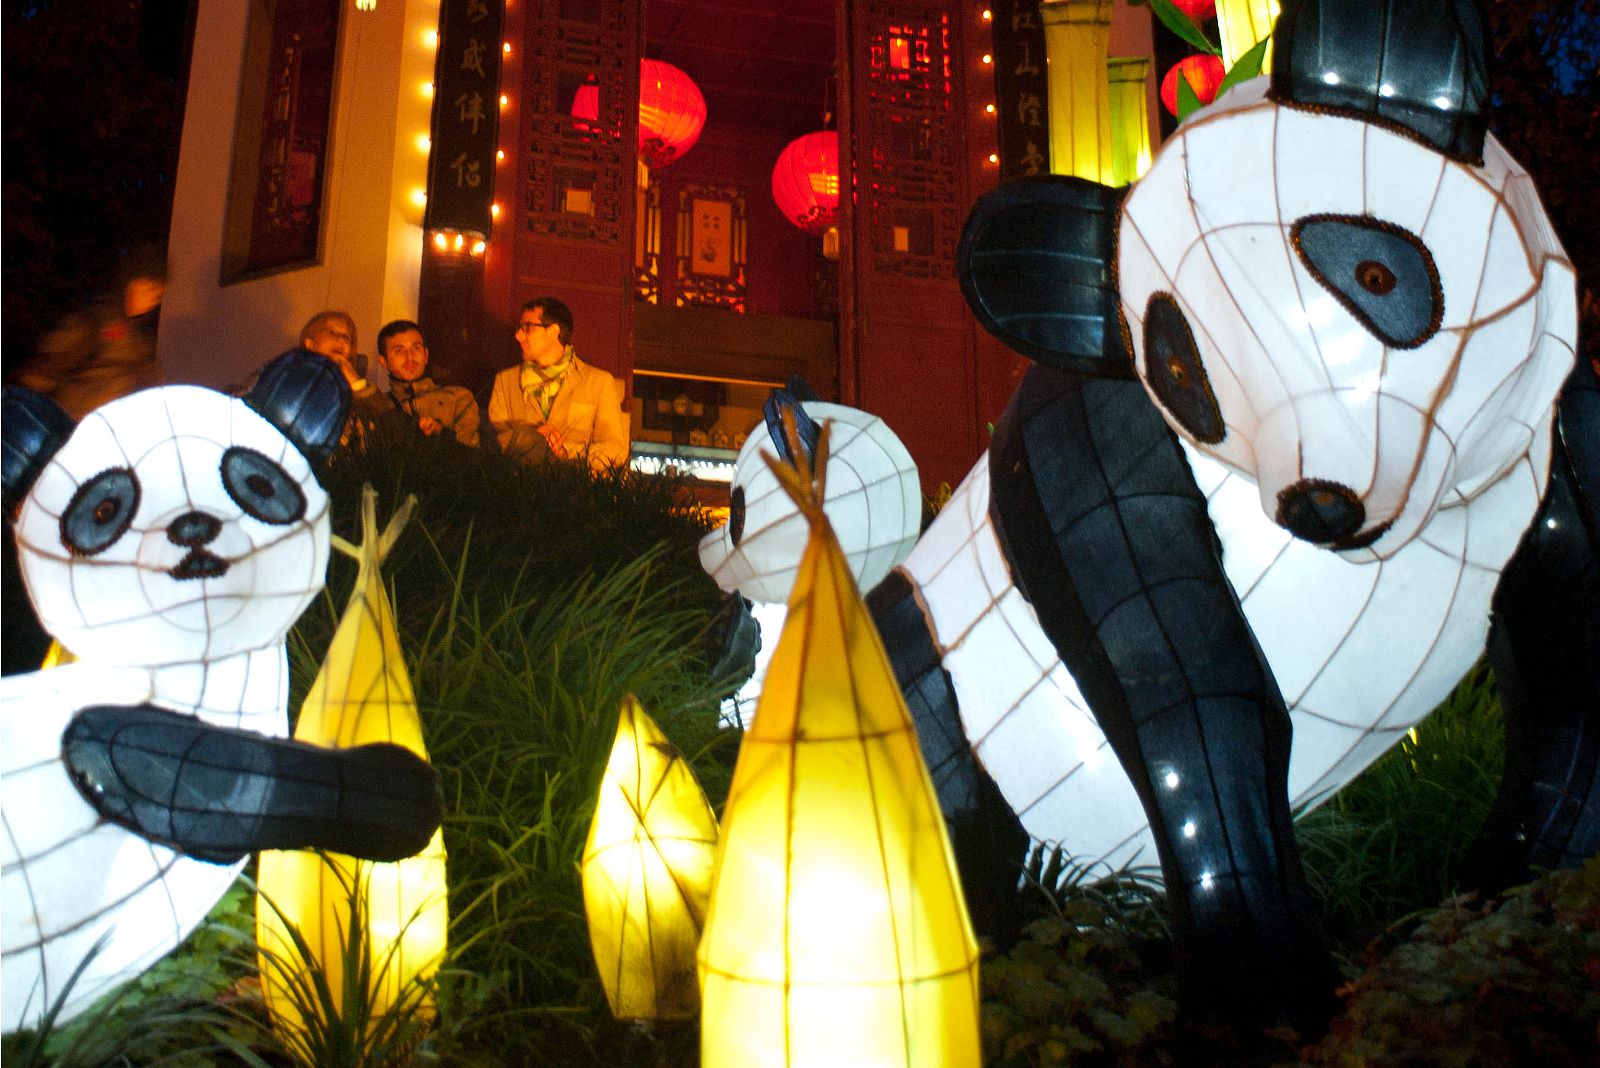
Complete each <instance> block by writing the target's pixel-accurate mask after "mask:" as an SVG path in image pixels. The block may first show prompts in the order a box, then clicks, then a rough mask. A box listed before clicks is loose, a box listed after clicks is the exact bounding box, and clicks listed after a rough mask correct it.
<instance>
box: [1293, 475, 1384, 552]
mask: <svg viewBox="0 0 1600 1068" xmlns="http://www.w3.org/2000/svg"><path fill="white" fill-rule="evenodd" d="M1366 518H1367V509H1366V506H1364V505H1363V504H1362V503H1361V499H1360V498H1359V497H1357V496H1356V491H1355V490H1353V489H1351V488H1350V487H1349V486H1345V485H1341V484H1340V483H1338V482H1327V481H1324V480H1323V479H1320V478H1304V479H1301V480H1300V481H1299V482H1296V483H1295V484H1294V485H1292V486H1289V487H1286V488H1285V489H1283V490H1280V491H1279V493H1278V515H1277V523H1278V525H1279V526H1280V527H1282V528H1283V529H1284V530H1287V531H1288V532H1289V533H1290V534H1293V535H1294V536H1295V537H1297V538H1299V539H1301V540H1302V541H1309V542H1314V543H1315V544H1317V545H1329V544H1332V543H1333V542H1337V541H1343V540H1345V539H1347V538H1349V537H1350V535H1352V534H1354V533H1355V532H1356V531H1358V530H1360V529H1361V524H1362V523H1364V522H1365V521H1366Z"/></svg>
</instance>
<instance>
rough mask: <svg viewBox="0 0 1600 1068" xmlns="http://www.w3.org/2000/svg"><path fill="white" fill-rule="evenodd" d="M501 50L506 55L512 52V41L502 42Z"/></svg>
mask: <svg viewBox="0 0 1600 1068" xmlns="http://www.w3.org/2000/svg"><path fill="white" fill-rule="evenodd" d="M500 51H502V52H504V53H505V54H506V55H508V56H509V55H510V54H511V42H510V41H506V42H505V43H504V44H502V45H501V46H500Z"/></svg>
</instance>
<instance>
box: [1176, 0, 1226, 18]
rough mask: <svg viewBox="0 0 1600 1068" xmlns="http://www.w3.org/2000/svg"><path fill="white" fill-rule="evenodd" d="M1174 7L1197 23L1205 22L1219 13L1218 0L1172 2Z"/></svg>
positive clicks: (1181, 0) (1180, 0) (1177, 0)
mask: <svg viewBox="0 0 1600 1068" xmlns="http://www.w3.org/2000/svg"><path fill="white" fill-rule="evenodd" d="M1172 6H1173V7H1175V8H1177V9H1178V10H1179V11H1181V12H1183V13H1184V14H1185V15H1188V16H1189V18H1190V20H1191V21H1193V22H1196V23H1200V22H1204V21H1206V19H1209V18H1211V17H1212V16H1213V15H1215V14H1216V13H1217V0H1172Z"/></svg>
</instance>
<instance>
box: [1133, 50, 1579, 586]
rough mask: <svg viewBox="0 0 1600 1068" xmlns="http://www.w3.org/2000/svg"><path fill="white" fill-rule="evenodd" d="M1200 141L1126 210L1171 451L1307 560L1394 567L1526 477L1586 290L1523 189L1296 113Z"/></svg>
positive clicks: (1154, 382)
mask: <svg viewBox="0 0 1600 1068" xmlns="http://www.w3.org/2000/svg"><path fill="white" fill-rule="evenodd" d="M1267 83H1268V80H1267V79H1266V78H1260V79H1257V80H1256V81H1254V82H1250V83H1246V84H1245V85H1242V86H1239V87H1238V88H1236V89H1234V90H1233V91H1232V92H1230V93H1229V94H1228V96H1227V97H1226V98H1225V99H1224V100H1222V101H1219V102H1218V103H1217V104H1215V105H1213V106H1212V107H1210V108H1207V109H1205V110H1204V111H1203V112H1201V113H1200V114H1199V115H1198V116H1197V117H1196V118H1195V119H1194V120H1192V121H1191V122H1189V123H1187V124H1186V125H1185V126H1183V127H1182V128H1181V129H1180V130H1179V131H1178V134H1177V135H1176V136H1175V137H1174V138H1173V140H1172V141H1171V142H1169V143H1168V144H1167V145H1166V146H1165V147H1164V148H1163V150H1162V152H1161V154H1160V156H1159V157H1158V158H1157V160H1156V162H1155V164H1154V165H1153V167H1152V168H1151V170H1150V172H1149V173H1148V174H1147V175H1146V176H1145V177H1144V178H1143V179H1141V180H1140V182H1139V183H1138V185H1136V186H1135V187H1134V189H1133V191H1132V192H1131V193H1130V194H1129V195H1128V198H1127V200H1126V202H1125V204H1124V208H1123V213H1122V221H1121V226H1120V231H1119V235H1118V265H1117V266H1118V283H1119V289H1120V295H1121V300H1122V310H1123V314H1124V316H1125V317H1126V320H1127V324H1128V327H1129V333H1130V335H1131V340H1132V342H1133V347H1134V352H1135V363H1136V366H1137V369H1138V372H1139V375H1140V377H1141V379H1142V380H1143V381H1144V384H1145V386H1146V388H1147V389H1148V390H1149V392H1150V394H1151V396H1152V398H1153V399H1154V400H1155V401H1156V403H1157V405H1158V406H1159V407H1160V408H1161V411H1162V413H1163V415H1164V416H1165V417H1166V419H1167V421H1168V423H1169V424H1170V425H1171V426H1172V427H1173V429H1174V430H1175V431H1176V432H1177V433H1179V434H1180V435H1182V436H1183V437H1184V438H1185V439H1186V440H1187V441H1188V442H1189V443H1190V444H1192V445H1194V446H1195V447H1197V448H1199V449H1200V450H1201V451H1203V452H1205V453H1207V454H1209V455H1211V456H1213V457H1215V458H1216V459H1217V460H1219V461H1221V462H1223V463H1224V464H1227V465H1228V466H1230V467H1232V468H1234V469H1235V470H1237V471H1239V472H1241V473H1242V474H1244V475H1246V476H1247V477H1249V478H1251V479H1253V480H1254V481H1255V483H1256V485H1257V487H1258V491H1259V494H1260V500H1261V507H1262V509H1263V510H1264V511H1265V512H1266V514H1267V515H1268V516H1269V517H1270V518H1272V519H1273V520H1274V521H1275V522H1278V523H1280V524H1281V525H1283V526H1285V527H1286V528H1288V529H1289V530H1290V531H1291V532H1293V533H1295V534H1296V535H1297V536H1299V537H1302V538H1304V539H1306V540H1308V541H1312V542H1315V543H1318V544H1322V545H1326V546H1328V547H1329V548H1332V549H1335V550H1339V551H1342V552H1345V553H1346V554H1348V555H1351V556H1352V557H1354V558H1367V559H1370V558H1373V557H1387V556H1389V555H1391V554H1392V553H1394V552H1395V551H1397V550H1398V549H1399V548H1400V547H1401V546H1403V545H1404V544H1406V543H1407V542H1408V541H1410V540H1411V539H1412V538H1413V537H1414V536H1415V535H1416V534H1417V532H1418V531H1419V530H1421V529H1422V527H1424V526H1425V525H1426V524H1427V522H1428V521H1429V519H1430V518H1431V517H1432V516H1433V514H1434V513H1435V512H1436V511H1437V510H1438V509H1439V508H1441V507H1451V506H1453V505H1458V504H1461V503H1464V502H1465V501H1466V500H1469V499H1471V497H1473V496H1474V495H1475V494H1476V493H1478V492H1479V491H1480V490H1482V489H1483V487H1485V486H1487V485H1488V484H1490V483H1492V482H1493V481H1495V480H1496V479H1498V478H1499V477H1500V476H1502V475H1503V474H1505V473H1506V471H1507V470H1509V469H1510V468H1511V467H1512V466H1513V465H1515V464H1516V463H1518V462H1519V461H1520V460H1521V459H1522V458H1523V457H1524V456H1525V455H1526V454H1527V452H1528V450H1529V447H1530V444H1531V443H1532V442H1533V441H1534V440H1535V438H1536V437H1538V431H1539V430H1540V429H1541V428H1542V427H1544V426H1546V425H1547V424H1548V422H1549V419H1550V412H1551V405H1552V403H1553V400H1554V397H1555V394H1556V391H1557V389H1558V388H1559V386H1560V383H1561V381H1562V380H1563V378H1564V377H1565V375H1566V374H1567V371H1568V370H1569V369H1570V366H1571V361H1572V354H1573V349H1574V343H1575V339H1574V337H1573V335H1572V324H1573V322H1574V316H1573V314H1572V302H1573V283H1572V277H1573V276H1572V271H1571V266H1570V264H1569V263H1568V262H1567V261H1566V259H1565V257H1564V255H1563V253H1562V252H1561V249H1560V247H1559V244H1558V243H1557V241H1556V239H1555V237H1554V235H1553V233H1552V232H1551V230H1550V226H1549V223H1548V221H1547V220H1546V219H1545V216H1544V213H1543V210H1542V209H1541V208H1540V206H1539V203H1538V199H1537V196H1536V194H1535V193H1534V190H1533V186H1532V183H1531V181H1530V180H1529V178H1528V177H1527V175H1526V174H1525V173H1524V172H1523V171H1522V170H1521V168H1520V167H1518V166H1517V164H1516V163H1515V162H1514V161H1513V160H1511V159H1510V158H1509V157H1508V156H1507V155H1506V154H1505V152H1504V150H1503V149H1501V148H1500V146H1499V145H1498V144H1497V143H1496V142H1494V140H1493V139H1492V138H1491V139H1490V140H1489V143H1488V145H1487V146H1486V149H1485V162H1484V165H1483V166H1482V167H1470V166H1466V165H1463V164H1460V163H1456V162H1453V161H1451V160H1448V159H1446V158H1445V157H1443V156H1441V155H1439V154H1438V153H1437V152H1434V151H1432V150H1431V149H1429V148H1427V147H1425V146H1423V145H1421V144H1419V143H1417V142H1414V141H1411V140H1408V139H1407V138H1405V137H1402V136H1400V135H1398V134H1395V133H1391V132H1389V131H1387V130H1384V129H1380V128H1378V127H1375V126H1371V125H1368V124H1366V123H1362V122H1357V121H1354V120H1351V119H1346V118H1340V117H1336V116H1330V115H1319V114H1313V113H1310V112H1307V111H1300V110H1295V109H1290V108H1285V107H1280V106H1278V105H1277V104H1275V103H1273V102H1272V101H1269V100H1267V99H1266V98H1265V91H1266V87H1267Z"/></svg>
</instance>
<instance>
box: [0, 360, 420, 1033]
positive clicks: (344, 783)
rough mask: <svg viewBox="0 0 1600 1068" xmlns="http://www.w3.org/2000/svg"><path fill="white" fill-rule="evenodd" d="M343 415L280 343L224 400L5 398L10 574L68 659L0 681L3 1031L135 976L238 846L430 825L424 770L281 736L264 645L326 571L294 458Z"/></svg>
mask: <svg viewBox="0 0 1600 1068" xmlns="http://www.w3.org/2000/svg"><path fill="white" fill-rule="evenodd" d="M348 405H349V388H348V387H347V386H346V385H345V384H344V382H343V379H342V377H341V376H340V375H339V374H338V371H337V369H335V368H333V366H332V364H330V363H328V362H327V361H326V360H324V359H322V358H321V357H318V356H314V355H312V354H310V353H305V352H298V351H297V352H292V353H288V354H285V355H284V356H282V357H279V358H278V359H277V360H276V361H274V362H273V363H271V364H269V365H268V366H267V367H266V368H265V369H264V370H263V372H262V373H261V375H260V376H259V379H258V381H257V384H256V386H255V388H254V389H253V390H252V392H251V394H250V395H249V396H248V397H246V398H237V397H230V396H226V395H224V394H221V393H216V392H213V391H211V390H207V389H201V388H198V387H194V386H167V387H162V388H158V389H150V390H144V391H142V392H139V393H135V394H132V395H130V396H127V397H124V398H122V399H119V400H116V401H113V402H111V403H109V404H107V405H105V406H103V407H102V408H100V409H98V410H96V411H94V412H91V413H90V414H89V415H88V416H86V417H85V418H84V420H83V421H82V423H81V424H77V425H74V424H73V423H72V422H71V420H70V419H69V418H68V417H67V416H66V414H65V413H63V412H62V411H61V410H60V409H59V408H57V407H55V406H54V404H52V403H51V402H50V401H49V400H48V399H46V398H44V397H42V396H40V395H38V394H32V393H29V392H27V391H25V390H7V391H6V394H5V400H4V416H3V423H0V434H3V438H4V476H5V496H6V506H7V512H8V517H14V522H15V529H16V538H17V544H18V553H19V558H20V563H21V570H22V575H23V577H24V579H25V581H26V583H27V586H28V591H29V594H30V595H31V597H32V599H33V602H34V604H35V606H36V608H37V610H38V613H39V616H40V620H41V622H42V623H43V624H44V626H45V628H46V629H47V630H48V631H50V632H51V633H52V634H54V635H55V636H56V637H57V638H58V639H59V640H60V641H61V643H62V644H63V645H64V646H65V647H66V649H67V650H68V651H70V652H71V653H72V654H73V656H74V658H75V659H74V660H73V661H72V662H70V663H67V664H64V665H62V666H58V667H53V668H49V669H46V670H42V671H39V672H35V673H33V674H29V675H15V676H8V677H6V678H5V679H4V680H0V820H3V823H4V827H5V838H4V841H3V843H0V891H3V900H0V906H3V917H0V919H3V929H4V937H3V950H4V957H3V973H4V1005H3V1013H4V1027H5V1030H7V1031H11V1030H14V1029H16V1028H18V1027H24V1026H33V1025H36V1024H37V1023H38V1021H39V1020H40V1018H41V1016H42V1015H43V1014H44V1013H45V1012H46V1011H47V1010H49V1009H50V1008H51V1006H52V1005H53V1004H54V1003H55V1002H56V1001H57V1000H58V999H62V998H64V1001H62V1007H61V1011H60V1013H59V1014H58V1015H57V1017H56V1020H57V1021H58V1022H61V1021H64V1020H66V1019H69V1018H71V1017H72V1016H74V1015H76V1014H77V1013H78V1012H80V1011H81V1010H82V1009H83V1008H84V1007H86V1006H87V1005H88V1004H90V1003H91V1002H92V1001H93V1000H94V999H95V998H96V997H97V996H99V995H100V994H102V993H104V992H105V991H106V990H107V989H109V988H110V987H111V986H112V985H114V984H116V983H118V982H121V981H124V980H126V979H130V978H132V977H134V976H136V975H138V974H139V973H140V972H141V971H143V970H144V969H145V968H146V967H148V966H149V965H150V964H151V963H153V962H154V961H155V960H156V959H158V958H159V957H161V956H162V955H164V954H166V953H167V952H169V951H170V950H171V949H172V948H173V947H175V946H176V945H177V944H178V943H179V942H180V941H181V940H182V939H183V938H184V936H185V935H187V934H188V932H189V931H190V930H191V929H192V928H193V927H194V926H195V924H197V923H198V922H199V921H200V920H201V919H203V918H204V917H205V915H206V913H207V912H208V911H209V910H210V908H211V906H212V905H213V904H214V903H215V901H216V899H217V898H218V897H220V896H221V894H222V893H223V891H225V890H226V889H227V888H228V886H229V885H230V884H232V882H233V881H234V879H235V878H236V877H237V875H238V872H239V869H240V867H241V866H242V864H243V859H244V857H245V856H246V855H247V854H249V853H251V852H254V851H256V850H259V849H268V848H277V849H285V848H325V849H332V850H335V851H337V852H340V853H347V854H352V855H355V856H360V857H365V858H368V859H373V860H394V859H398V858H399V857H403V856H409V855H411V854H412V853H415V852H416V851H418V850H419V849H421V848H422V847H423V846H424V845H426V843H427V841H428V839H429V837H430V835H431V834H432V833H433V831H434V829H435V828H436V827H437V826H438V823H439V814H440V806H439V797H438V785H437V777H436V775H435V774H434V772H433V769H432V768H430V767H429V766H428V765H427V764H426V763H425V762H424V761H422V760H420V759H418V758H417V757H415V756H413V755H412V754H411V753H409V752H407V751H406V750H404V749H401V748H398V747H395V746H364V747H360V748H354V749H348V750H342V751H335V750H322V749H318V748H316V747H313V746H308V745H303V744H301V743H297V742H293V741H288V740H286V739H285V737H284V736H285V735H287V733H288V716H287V709H286V701H287V696H288V671H287V659H286V656H285V652H284V636H285V634H286V633H287V631H288V629H289V627H290V625H292V624H293V623H294V621H295V619H296V618H297V617H298V616H299V615H300V613H301V611H302V610H303V609H304V608H305V606H306V605H307V604H308V603H309V602H310V600H311V599H312V597H314V596H315V595H316V593H317V591H318V590H320V589H321V588H322V583H323V573H324V571H325V569H326V567H327V561H328V545H329V527H328V497H327V494H326V493H325V492H324V491H323V489H322V487H321V486H320V485H318V483H317V480H316V478H315V475H314V468H315V466H316V464H317V462H318V461H319V460H320V459H322V458H323V457H324V456H325V455H326V454H327V452H328V450H329V449H330V448H331V447H332V445H333V444H334V443H336V442H337V440H338V436H339V432H340V428H341V426H342V425H343V422H344V415H345V411H346V409H347V408H348ZM97 946H98V949H96V947H97ZM85 962H86V963H85ZM80 965H82V970H81V971H79V972H78V974H77V976H76V978H75V979H73V980H72V982H71V985H70V989H69V988H68V982H69V978H70V977H72V976H73V973H74V970H75V969H78V968H79V967H80Z"/></svg>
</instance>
